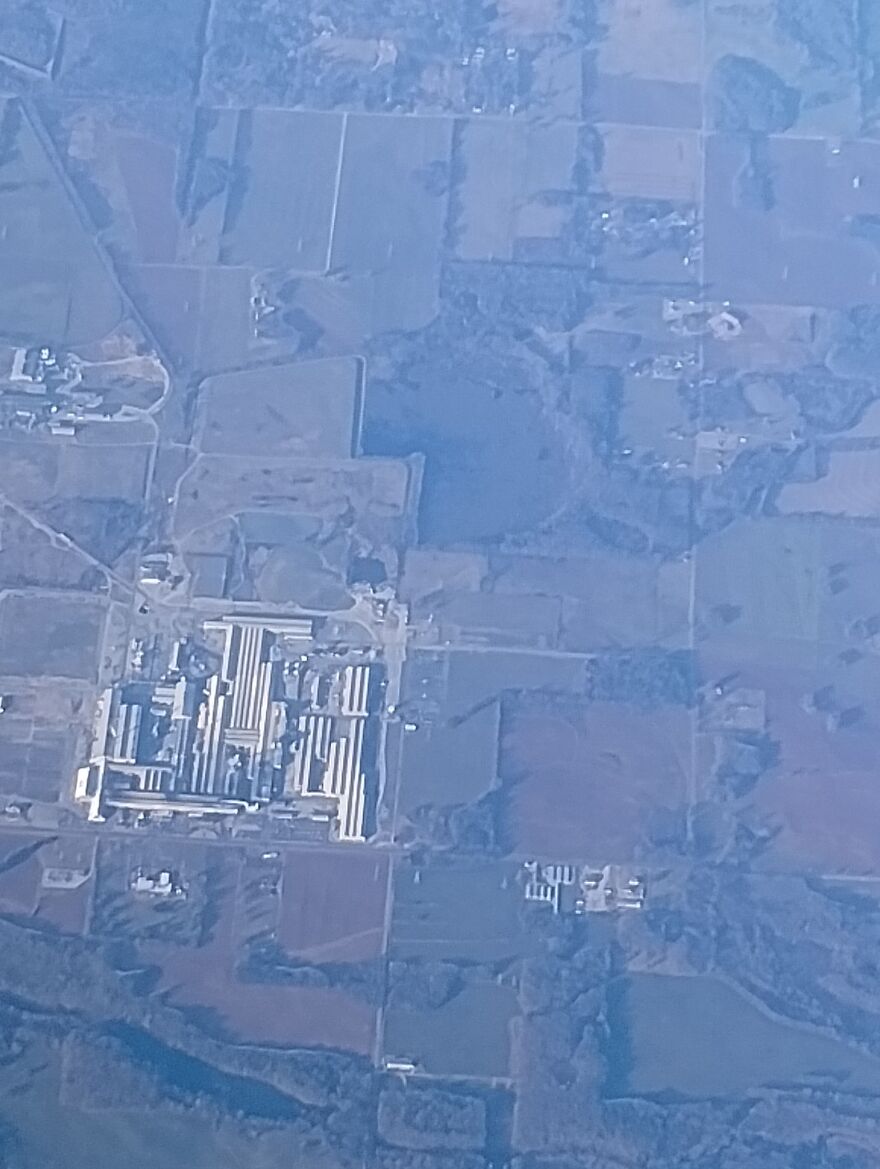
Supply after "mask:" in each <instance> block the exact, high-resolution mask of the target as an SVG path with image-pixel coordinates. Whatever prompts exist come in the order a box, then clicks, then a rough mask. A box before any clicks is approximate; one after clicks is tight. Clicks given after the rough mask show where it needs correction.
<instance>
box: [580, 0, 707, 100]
mask: <svg viewBox="0 0 880 1169" xmlns="http://www.w3.org/2000/svg"><path fill="white" fill-rule="evenodd" d="M600 19H601V20H602V22H603V23H606V22H607V25H608V31H607V34H606V36H605V37H604V38H603V39H602V41H601V42H600V45H599V55H598V66H599V72H600V73H610V74H623V75H631V76H635V77H639V78H646V79H648V80H651V81H675V82H686V83H691V84H699V83H700V82H701V81H702V73H701V61H702V35H703V30H702V20H701V10H700V8H699V7H698V6H695V5H692V4H687V5H682V4H678V3H676V0H629V2H628V3H625V4H618V3H614V2H613V0H607V2H605V3H603V4H602V5H601V7H600Z"/></svg>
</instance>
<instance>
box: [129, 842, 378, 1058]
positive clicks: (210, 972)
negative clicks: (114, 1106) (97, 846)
mask: <svg viewBox="0 0 880 1169" xmlns="http://www.w3.org/2000/svg"><path fill="white" fill-rule="evenodd" d="M191 848H192V846H191V844H190V843H189V842H187V843H185V844H183V845H182V846H181V852H180V856H179V859H178V860H177V861H176V862H175V863H176V864H177V866H178V868H179V870H180V871H181V872H184V871H186V865H187V859H186V858H187V853H188V851H189V850H190V849H191ZM195 851H196V853H197V854H198V852H199V849H198V848H196V850H195ZM210 853H211V855H210V857H209V862H208V865H207V868H206V869H205V872H204V883H203V888H202V889H201V890H199V889H196V888H195V886H194V887H193V896H194V897H195V898H197V899H198V900H201V902H202V912H201V914H200V915H199V917H200V926H201V928H200V930H199V933H198V936H197V937H193V936H192V935H190V941H189V942H188V943H187V942H186V941H185V939H186V937H187V934H186V932H185V926H186V924H187V923H186V921H185V920H184V918H183V917H182V916H180V920H179V923H178V925H177V927H176V929H175V932H176V934H177V938H176V940H175V938H174V937H173V936H169V931H168V930H164V931H163V935H162V936H156V935H157V931H156V930H153V936H152V937H151V936H149V934H148V935H144V940H143V941H142V942H141V944H140V947H139V953H140V954H141V956H142V958H143V960H144V961H145V962H146V963H150V964H151V965H154V966H155V967H157V969H158V971H159V975H158V982H157V984H156V993H158V994H162V995H166V996H167V999H168V1001H169V1002H171V1003H172V1004H173V1005H174V1006H177V1007H179V1008H181V1010H183V1011H184V1012H185V1013H187V1012H191V1013H192V1016H193V1018H194V1019H199V1020H202V1021H206V1022H207V1023H208V1025H209V1026H210V1028H211V1029H213V1030H214V1031H216V1032H218V1033H220V1034H223V1035H225V1036H227V1037H228V1038H230V1039H232V1040H233V1041H235V1042H239V1043H257V1044H270V1045H273V1046H274V1045H277V1046H290V1047H298V1046H304V1047H309V1046H321V1047H335V1048H340V1049H343V1050H347V1051H357V1052H361V1053H366V1052H368V1051H370V1050H371V1047H372V1044H373V1039H374V1034H375V1026H376V1007H375V1005H374V1004H373V1003H371V1002H369V1001H367V999H366V998H364V997H358V996H357V995H355V994H349V993H347V992H346V991H345V990H342V989H337V988H336V987H334V986H330V985H296V984H291V983H286V982H284V981H275V980H274V979H271V978H265V977H262V976H261V977H259V978H255V977H254V976H253V975H251V974H249V973H248V972H247V971H246V969H245V966H246V963H247V958H248V952H249V947H250V946H251V945H253V944H257V943H259V942H260V940H265V938H266V937H267V935H270V934H272V935H274V934H276V932H277V935H278V941H279V942H280V941H281V940H282V937H286V938H287V939H288V940H289V941H290V940H292V941H294V942H295V941H296V939H297V938H298V939H300V940H301V941H302V940H308V939H310V938H311V939H314V938H316V937H317V936H318V931H319V930H320V929H322V928H323V926H324V925H325V924H326V925H327V927H328V929H330V931H331V933H332V932H333V927H332V925H331V924H330V923H329V922H328V923H321V922H320V921H319V920H318V919H319V916H320V915H319V913H318V911H317V910H315V911H314V912H312V911H310V910H309V909H307V908H306V909H305V910H303V911H302V912H301V913H300V914H299V915H298V913H297V904H298V903H297V896H298V895H297V891H296V889H294V892H293V895H292V897H291V903H290V906H289V907H285V909H283V910H282V908H281V890H282V888H283V878H282V873H283V871H284V876H285V877H289V875H290V873H291V871H293V870H297V876H299V877H303V874H304V872H305V870H307V869H308V870H311V877H312V878H314V877H316V876H318V868H316V867H314V866H313V865H312V860H311V857H309V858H308V859H307V860H304V861H303V865H304V869H303V870H302V871H300V869H299V866H297V865H296V864H295V862H294V861H293V860H292V859H291V861H290V862H289V864H288V865H286V866H285V865H283V862H282V861H281V859H280V858H278V856H277V853H276V854H274V855H270V856H269V859H263V856H261V854H260V853H259V852H257V853H255V854H248V855H245V854H244V852H243V850H239V849H231V848H224V847H221V848H215V849H212V850H210ZM264 855H265V854H264ZM328 859H331V860H335V859H336V858H335V857H332V858H328ZM343 864H344V859H343ZM318 867H320V866H318ZM285 870H286V871H285ZM321 875H322V876H324V877H326V875H327V874H326V869H325V871H324V873H323V874H321ZM379 887H381V889H382V891H383V892H384V885H383V884H382V883H381V882H379V881H377V882H376V888H377V889H378V888H379ZM339 888H340V892H344V893H346V894H349V895H350V896H351V899H352V900H353V901H356V899H355V898H354V895H353V894H352V891H351V889H350V888H348V887H347V886H345V885H340V887H339ZM371 888H372V886H371ZM313 891H314V890H313ZM320 895H321V894H320V890H318V891H317V893H316V896H318V897H319V898H320ZM335 904H336V905H337V906H338V905H339V901H338V899H337V900H336V902H335ZM361 904H363V903H362V902H361ZM194 908H197V907H194ZM128 912H130V910H129V911H128ZM140 912H141V913H143V912H144V911H143V910H141V911H140ZM179 914H180V915H182V914H183V910H180V911H179ZM349 920H351V919H350V918H349ZM371 921H373V919H372V918H371ZM380 924H381V923H380ZM343 928H347V927H346V926H343ZM337 936H338V935H337ZM321 937H322V938H323V939H327V940H330V941H332V940H333V939H330V938H328V934H327V933H326V932H325V933H324V934H322V935H321ZM372 937H373V935H372V934H370V935H369V938H370V939H372ZM365 938H366V935H365V936H364V937H362V938H359V939H358V944H359V945H362V946H366V945H367V941H366V940H365ZM370 944H372V942H370ZM340 949H341V950H342V952H343V953H344V952H345V951H344V947H340ZM362 952H363V951H362ZM353 953H354V949H353V948H350V949H349V951H348V955H347V956H346V957H343V958H342V959H341V960H342V961H346V960H348V957H350V956H351V955H352V954H353ZM315 960H316V961H321V960H322V959H320V958H318V957H317V956H316V959H315ZM327 960H328V961H332V959H330V958H329V957H328V959H327ZM304 961H308V959H304Z"/></svg>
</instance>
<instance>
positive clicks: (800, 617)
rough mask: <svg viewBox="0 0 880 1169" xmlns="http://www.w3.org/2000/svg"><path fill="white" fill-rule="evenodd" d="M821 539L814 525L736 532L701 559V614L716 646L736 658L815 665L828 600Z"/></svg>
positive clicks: (777, 524) (774, 523)
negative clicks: (769, 658)
mask: <svg viewBox="0 0 880 1169" xmlns="http://www.w3.org/2000/svg"><path fill="white" fill-rule="evenodd" d="M821 538H822V532H821V529H820V527H819V526H818V525H816V524H813V523H811V522H810V521H809V520H798V519H767V520H761V521H756V522H751V523H748V524H739V525H733V526H731V527H730V528H728V529H727V530H726V531H724V532H721V533H719V534H718V535H717V536H713V537H711V538H710V539H708V540H705V541H704V542H703V543H702V544H701V545H700V548H699V551H698V552H697V566H696V599H697V614H698V617H699V619H700V621H701V622H702V624H703V625H704V626H705V628H706V630H707V632H708V633H709V635H710V637H711V641H712V645H713V646H715V647H716V648H719V649H721V648H724V649H726V650H727V652H729V653H730V656H731V657H732V658H735V659H737V660H741V661H746V660H748V659H749V658H750V657H752V656H756V657H757V658H758V659H762V658H763V657H764V656H765V655H766V654H767V653H768V652H769V647H771V646H772V647H776V648H775V650H774V652H775V653H777V654H778V655H779V656H780V657H781V658H782V659H783V660H786V661H789V662H793V663H804V662H814V661H815V656H816V639H817V636H818V631H819V614H820V608H821V598H822V596H823V594H824V593H825V592H826V591H827V587H828V586H827V582H826V581H825V580H824V579H823V573H822V567H821V560H820V547H821ZM746 566H748V571H746Z"/></svg>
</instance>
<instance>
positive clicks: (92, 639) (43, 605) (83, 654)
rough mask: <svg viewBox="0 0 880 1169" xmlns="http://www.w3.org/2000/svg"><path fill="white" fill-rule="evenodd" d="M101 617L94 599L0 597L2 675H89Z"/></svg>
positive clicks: (92, 672) (95, 655)
mask: <svg viewBox="0 0 880 1169" xmlns="http://www.w3.org/2000/svg"><path fill="white" fill-rule="evenodd" d="M103 621H104V611H103V607H102V606H101V605H100V604H98V603H97V602H94V601H87V600H81V601H80V600H74V599H73V598H72V597H71V598H68V597H61V596H57V595H55V596H46V595H37V594H26V593H7V594H6V596H4V597H3V598H2V599H0V674H12V675H23V676H25V677H44V676H49V677H58V678H81V679H83V680H89V679H92V678H93V677H94V676H95V672H96V668H97V660H98V645H99V639H100V636H101V629H102V626H103Z"/></svg>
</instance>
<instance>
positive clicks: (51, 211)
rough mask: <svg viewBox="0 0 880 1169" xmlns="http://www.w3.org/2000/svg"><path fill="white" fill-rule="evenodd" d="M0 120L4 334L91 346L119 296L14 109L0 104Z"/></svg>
mask: <svg viewBox="0 0 880 1169" xmlns="http://www.w3.org/2000/svg"><path fill="white" fill-rule="evenodd" d="M0 118H3V119H4V125H5V127H6V129H7V131H8V134H9V138H8V148H7V150H6V151H5V153H4V162H3V164H2V166H0V220H2V222H3V223H4V224H5V231H4V232H3V238H2V241H0V270H2V271H3V272H4V273H5V274H6V278H5V279H4V281H3V286H2V288H0V319H2V320H3V327H4V331H5V332H6V333H7V334H10V335H13V336H18V337H20V338H22V339H29V340H30V341H31V343H33V344H44V343H45V339H46V338H47V337H51V338H52V340H53V342H54V343H55V344H59V345H61V344H65V345H69V346H73V347H74V348H75V347H76V345H79V344H85V343H87V342H91V341H98V340H100V339H101V338H102V337H104V336H106V335H107V334H108V333H109V332H111V331H112V329H113V328H114V327H115V326H116V325H117V324H118V323H119V321H120V320H121V318H122V316H123V306H122V301H121V298H120V296H119V294H118V292H117V290H116V288H115V286H114V284H113V281H112V279H111V277H110V275H109V274H108V272H107V270H106V269H105V267H104V265H103V263H102V261H101V259H100V257H99V255H98V253H97V252H96V250H95V248H94V245H93V242H92V239H91V238H90V236H89V234H88V232H87V231H86V229H85V227H84V226H83V225H82V224H81V223H80V221H79V218H78V216H77V213H76V211H75V210H74V208H73V206H72V205H71V203H70V201H69V199H68V196H67V193H66V191H65V190H64V188H63V186H62V184H61V182H60V181H59V179H58V176H57V174H56V172H55V170H54V168H53V166H52V164H51V163H50V161H49V159H48V158H47V156H46V154H45V152H44V150H43V147H42V145H41V143H40V141H39V139H38V138H37V136H36V135H35V133H34V132H33V130H32V127H31V126H30V125H29V123H28V122H27V121H26V119H25V117H24V114H23V111H22V107H21V105H20V104H19V103H18V102H16V101H15V99H13V98H7V99H5V100H4V99H0Z"/></svg>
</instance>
